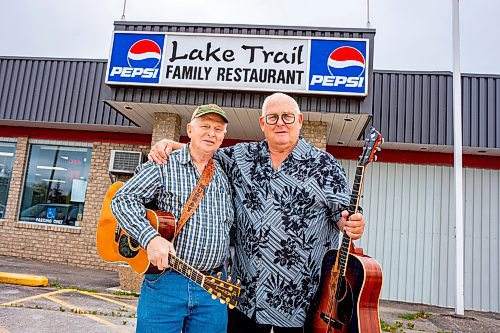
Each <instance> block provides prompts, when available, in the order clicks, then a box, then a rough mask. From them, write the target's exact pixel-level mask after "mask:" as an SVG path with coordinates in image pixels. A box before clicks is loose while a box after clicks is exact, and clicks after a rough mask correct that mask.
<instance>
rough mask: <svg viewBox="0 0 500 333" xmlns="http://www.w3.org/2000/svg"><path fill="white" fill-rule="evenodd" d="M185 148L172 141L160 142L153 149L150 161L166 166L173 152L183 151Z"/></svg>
mask: <svg viewBox="0 0 500 333" xmlns="http://www.w3.org/2000/svg"><path fill="white" fill-rule="evenodd" d="M183 146H184V144H182V143H179V142H175V141H172V140H167V139H163V140H160V141H158V142H157V143H155V144H154V146H153V147H151V150H150V151H149V154H148V159H149V160H150V161H153V162H155V163H157V164H165V163H167V159H168V157H169V156H170V153H171V152H172V150H177V149H182V147H183Z"/></svg>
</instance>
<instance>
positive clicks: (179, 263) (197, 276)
mask: <svg viewBox="0 0 500 333" xmlns="http://www.w3.org/2000/svg"><path fill="white" fill-rule="evenodd" d="M168 264H169V265H170V267H171V268H172V269H174V270H175V271H177V272H179V273H180V274H182V275H184V276H185V277H187V278H188V279H190V280H192V281H194V282H196V283H197V284H199V285H200V286H202V287H203V279H204V277H205V275H203V274H202V273H201V272H200V271H199V270H197V269H196V268H194V267H193V266H191V265H189V264H188V263H186V262H185V261H183V260H182V259H180V258H179V257H177V256H174V255H173V254H169V255H168Z"/></svg>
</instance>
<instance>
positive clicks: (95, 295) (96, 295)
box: [77, 290, 137, 310]
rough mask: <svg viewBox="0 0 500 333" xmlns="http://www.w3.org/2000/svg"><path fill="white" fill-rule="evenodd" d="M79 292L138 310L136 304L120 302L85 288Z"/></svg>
mask: <svg viewBox="0 0 500 333" xmlns="http://www.w3.org/2000/svg"><path fill="white" fill-rule="evenodd" d="M77 292H79V293H80V294H84V295H88V296H92V297H95V298H99V299H102V300H105V301H108V302H111V303H115V304H118V305H121V306H125V307H127V308H129V309H134V310H137V307H136V306H134V305H130V304H127V303H124V302H120V301H115V300H114V299H110V298H107V297H103V296H100V295H98V294H95V293H89V292H88V291H84V290H77Z"/></svg>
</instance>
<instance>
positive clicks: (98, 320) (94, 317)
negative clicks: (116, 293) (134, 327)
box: [44, 295, 130, 332]
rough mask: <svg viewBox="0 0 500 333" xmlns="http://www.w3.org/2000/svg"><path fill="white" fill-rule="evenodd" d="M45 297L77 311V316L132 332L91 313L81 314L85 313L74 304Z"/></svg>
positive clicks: (121, 330) (118, 329) (120, 330)
mask: <svg viewBox="0 0 500 333" xmlns="http://www.w3.org/2000/svg"><path fill="white" fill-rule="evenodd" d="M44 297H45V298H46V299H48V300H51V301H52V302H55V303H58V304H61V305H62V306H65V307H67V308H69V309H72V310H73V311H75V313H77V314H81V315H83V316H85V317H88V318H90V319H92V320H95V321H97V322H99V323H101V324H103V325H106V326H108V327H112V328H114V329H115V330H117V331H119V332H130V331H129V330H126V329H124V328H123V327H120V326H118V325H115V324H113V323H112V322H109V321H107V320H104V319H102V318H100V317H98V316H94V315H91V314H89V313H81V312H83V311H82V310H81V309H79V308H77V307H76V306H74V305H73V304H70V303H68V302H65V301H63V300H60V299H58V298H55V297H52V296H50V295H49V296H47V295H45V296H44Z"/></svg>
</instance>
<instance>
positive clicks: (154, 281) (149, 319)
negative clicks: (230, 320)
mask: <svg viewBox="0 0 500 333" xmlns="http://www.w3.org/2000/svg"><path fill="white" fill-rule="evenodd" d="M223 276H224V278H225V273H224V275H223ZM226 329H227V305H226V304H221V303H220V302H219V300H218V299H216V300H214V299H212V295H210V294H209V293H208V292H207V291H206V290H205V289H203V288H202V287H201V286H199V285H198V284H196V283H195V282H193V281H191V280H189V279H188V278H186V277H184V276H183V275H181V274H179V273H177V272H175V271H173V270H171V269H167V270H165V271H164V272H163V273H162V274H145V275H144V282H143V283H142V288H141V296H140V297H139V305H138V307H137V330H136V332H138V333H149V332H151V333H153V332H154V333H157V332H161V333H167V332H171V333H180V332H181V330H182V333H225V332H226Z"/></svg>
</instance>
